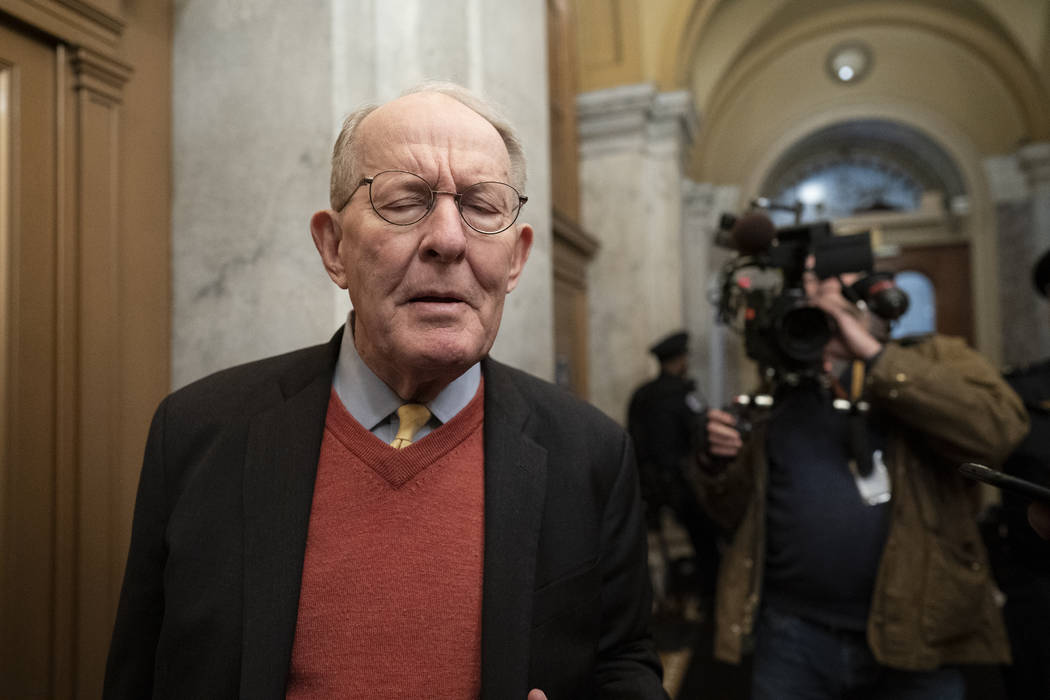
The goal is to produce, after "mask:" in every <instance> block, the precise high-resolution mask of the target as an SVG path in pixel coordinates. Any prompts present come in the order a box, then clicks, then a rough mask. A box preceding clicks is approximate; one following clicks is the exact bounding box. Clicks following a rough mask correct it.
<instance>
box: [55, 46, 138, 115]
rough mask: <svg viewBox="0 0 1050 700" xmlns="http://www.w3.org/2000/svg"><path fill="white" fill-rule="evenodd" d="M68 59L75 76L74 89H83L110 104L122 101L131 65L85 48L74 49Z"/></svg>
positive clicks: (129, 76)
mask: <svg viewBox="0 0 1050 700" xmlns="http://www.w3.org/2000/svg"><path fill="white" fill-rule="evenodd" d="M70 60H71V63H72V65H73V74H74V76H75V82H74V85H73V87H74V89H76V90H85V91H87V92H88V93H90V94H91V95H92V97H97V98H101V99H102V100H104V101H105V102H107V103H109V104H112V105H118V104H120V103H121V102H122V101H123V100H122V93H123V91H124V85H125V84H127V82H128V80H129V79H130V78H131V73H132V68H131V66H128V65H127V64H124V63H121V62H120V61H118V60H116V59H114V58H110V57H109V56H104V55H103V54H100V53H97V52H95V51H92V50H91V49H85V48H79V49H75V50H74V51H73V53H72V56H71V59H70Z"/></svg>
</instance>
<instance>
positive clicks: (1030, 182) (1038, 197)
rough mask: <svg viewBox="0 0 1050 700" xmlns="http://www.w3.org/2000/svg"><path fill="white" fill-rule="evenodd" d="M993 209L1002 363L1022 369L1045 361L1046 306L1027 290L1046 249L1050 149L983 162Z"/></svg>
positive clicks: (1049, 344) (1049, 350)
mask: <svg viewBox="0 0 1050 700" xmlns="http://www.w3.org/2000/svg"><path fill="white" fill-rule="evenodd" d="M985 172H986V174H987V175H988V181H989V183H990V188H991V190H992V197H993V199H994V200H995V203H996V228H997V232H998V236H999V279H1000V285H999V289H1000V300H999V301H1000V312H1001V313H1000V315H1001V318H1002V334H1003V361H1004V363H1006V364H1007V365H1023V364H1026V363H1030V362H1034V361H1036V360H1039V359H1042V358H1044V357H1047V356H1050V323H1048V316H1050V302H1048V301H1047V300H1046V299H1045V298H1044V297H1042V296H1040V295H1039V294H1038V293H1037V292H1036V291H1035V288H1034V287H1033V285H1032V267H1033V266H1034V264H1035V262H1036V261H1037V260H1038V259H1039V256H1041V255H1042V254H1043V253H1044V252H1046V251H1047V250H1048V249H1050V143H1046V142H1041V143H1034V144H1028V145H1026V146H1023V147H1021V148H1020V149H1019V150H1018V151H1017V152H1016V153H1013V154H1010V155H1006V156H999V157H996V158H989V159H988V160H986V161H985Z"/></svg>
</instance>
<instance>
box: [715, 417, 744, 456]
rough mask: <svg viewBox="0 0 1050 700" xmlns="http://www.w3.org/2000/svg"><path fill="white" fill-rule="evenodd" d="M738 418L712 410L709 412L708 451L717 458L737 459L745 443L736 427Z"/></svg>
mask: <svg viewBox="0 0 1050 700" xmlns="http://www.w3.org/2000/svg"><path fill="white" fill-rule="evenodd" d="M735 425H736V418H735V417H734V416H733V415H731V414H729V413H726V412H725V411H719V410H718V409H717V408H712V409H711V410H710V411H708V412H707V445H708V447H707V449H708V451H709V452H710V453H711V454H712V455H714V456H715V457H729V458H732V457H736V455H737V453H738V452H740V448H741V447H743V446H744V441H743V440H742V439H741V438H740V431H738V430H737V429H736V428H735V427H734V426H735Z"/></svg>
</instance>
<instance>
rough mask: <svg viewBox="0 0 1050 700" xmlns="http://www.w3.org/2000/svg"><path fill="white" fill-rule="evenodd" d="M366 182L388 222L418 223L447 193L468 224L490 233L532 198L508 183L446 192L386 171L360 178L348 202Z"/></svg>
mask: <svg viewBox="0 0 1050 700" xmlns="http://www.w3.org/2000/svg"><path fill="white" fill-rule="evenodd" d="M364 185H368V199H369V201H370V202H371V204H372V209H374V210H375V213H376V214H378V215H379V218H381V219H382V220H383V221H386V222H387V223H391V224H394V225H395V226H411V225H412V224H416V223H419V222H420V221H422V220H423V219H425V218H426V216H427V215H428V214H429V213H430V212H431V211H433V210H434V204H435V202H437V195H439V194H447V195H449V196H451V197H452V198H453V199H454V200H455V201H456V208H457V209H459V215H460V216H461V217H462V218H463V221H464V222H466V224H467V226H469V227H471V228H472V229H474V230H475V231H477V232H478V233H485V234H490V235H491V234H495V233H500V232H502V231H506V230H507V229H508V228H510V227H511V226H512V225H513V224H514V222H515V221H517V219H518V214H519V213H520V212H521V207H522V206H523V205H524V204H525V202H527V201H528V200H529V198H528V197H526V196H525V195H523V194H520V193H519V192H518V191H517V190H516V189H514V188H513V187H512V186H510V185H508V184H507V183H505V182H476V183H474V184H473V185H471V186H470V187H467V188H466V189H465V190H463V191H462V192H443V191H441V190H435V189H434V188H433V187H431V186H430V183H429V182H427V181H426V180H424V179H423V178H422V177H420V176H419V175H416V174H415V173H410V172H407V171H404V170H383V171H382V172H378V173H376V174H375V175H373V176H372V177H364V178H361V181H360V182H358V183H357V187H355V188H354V191H353V192H351V193H350V197H347V200H346V201H347V202H349V201H350V199H351V198H352V197H353V196H354V193H355V192H357V190H359V189H360V188H361V187H362V186H364ZM343 206H344V207H345V206H346V204H344V205H343Z"/></svg>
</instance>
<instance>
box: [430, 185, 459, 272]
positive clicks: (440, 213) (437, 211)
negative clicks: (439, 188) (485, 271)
mask: <svg viewBox="0 0 1050 700" xmlns="http://www.w3.org/2000/svg"><path fill="white" fill-rule="evenodd" d="M420 225H421V226H423V238H422V240H420V244H419V245H420V247H419V251H420V255H422V256H423V257H424V258H425V259H427V260H436V261H438V262H445V263H451V262H455V261H457V260H459V259H461V258H462V257H463V256H464V255H465V254H466V250H467V231H466V226H467V225H466V223H465V222H464V221H463V217H461V216H460V214H459V207H457V206H456V202H455V200H454V199H453V198H452V197H450V196H447V195H445V194H444V193H439V194H437V199H436V201H435V202H434V210H433V211H431V212H430V215H429V216H427V218H426V219H424V220H423V221H422V222H420Z"/></svg>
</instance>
